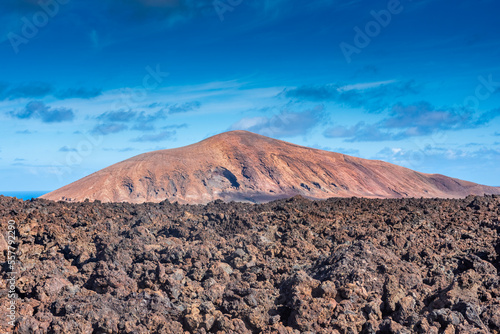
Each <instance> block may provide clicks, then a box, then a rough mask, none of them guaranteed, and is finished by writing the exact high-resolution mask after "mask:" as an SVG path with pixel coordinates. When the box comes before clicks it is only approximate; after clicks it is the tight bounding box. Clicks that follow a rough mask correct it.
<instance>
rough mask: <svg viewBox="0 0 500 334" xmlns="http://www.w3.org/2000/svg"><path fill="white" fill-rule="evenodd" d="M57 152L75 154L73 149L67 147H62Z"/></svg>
mask: <svg viewBox="0 0 500 334" xmlns="http://www.w3.org/2000/svg"><path fill="white" fill-rule="evenodd" d="M59 152H77V150H76V149H75V148H70V147H68V146H63V147H61V148H60V149H59Z"/></svg>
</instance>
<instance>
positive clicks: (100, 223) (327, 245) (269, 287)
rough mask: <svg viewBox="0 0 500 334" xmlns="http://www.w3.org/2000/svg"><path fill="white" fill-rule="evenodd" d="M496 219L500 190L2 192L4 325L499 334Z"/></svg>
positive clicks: (21, 328) (25, 328) (18, 329)
mask: <svg viewBox="0 0 500 334" xmlns="http://www.w3.org/2000/svg"><path fill="white" fill-rule="evenodd" d="M499 217H500V197H498V196H485V197H467V198H465V199H462V200H438V199H398V200H379V199H372V200H370V199H359V198H349V199H329V200H326V201H317V202H315V201H309V200H306V199H303V198H300V197H295V198H292V199H288V200H280V201H276V202H272V203H267V204H262V205H252V204H242V203H223V202H222V201H216V202H212V203H209V204H208V205H205V206H202V205H191V206H190V205H179V204H177V203H173V204H172V203H169V202H162V203H158V204H153V203H144V204H138V205H132V204H127V203H115V204H102V203H98V202H96V203H89V202H87V203H65V202H59V203H55V202H50V201H46V200H32V201H25V202H23V201H21V200H16V199H12V198H8V197H3V196H0V225H1V229H2V231H3V232H2V234H1V236H0V262H1V263H2V270H1V275H2V281H1V283H0V285H1V286H0V298H1V302H2V308H1V310H0V316H1V317H2V319H4V320H2V321H0V332H2V333H7V332H11V331H13V332H14V333H30V334H31V333H70V334H71V333H89V334H90V333H182V334H184V333H221V334H222V333H269V334H270V333H283V334H285V333H286V334H299V333H332V334H333V333H335V334H340V333H342V334H347V333H446V334H451V333H500V279H499V275H498V273H499V269H500V239H499V232H500V222H499ZM9 220H14V221H15V222H16V235H17V240H16V243H15V244H14V246H15V247H16V249H17V252H16V257H17V264H16V268H15V269H16V272H17V276H16V284H15V285H16V290H15V292H16V294H17V295H18V299H17V300H16V306H17V308H16V320H15V324H14V327H12V326H10V325H9V324H8V323H7V320H5V319H8V318H7V311H8V310H7V308H6V306H7V305H8V303H9V298H8V286H7V282H6V279H7V278H9V277H10V274H9V272H10V268H9V267H8V265H7V263H6V262H7V256H8V249H7V247H8V237H7V230H8V221H9Z"/></svg>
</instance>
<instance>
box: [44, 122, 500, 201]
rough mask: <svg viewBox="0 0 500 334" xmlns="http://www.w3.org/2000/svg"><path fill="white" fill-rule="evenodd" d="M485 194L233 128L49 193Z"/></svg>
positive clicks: (180, 196)
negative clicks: (233, 129)
mask: <svg viewBox="0 0 500 334" xmlns="http://www.w3.org/2000/svg"><path fill="white" fill-rule="evenodd" d="M485 193H487V194H500V188H497V187H488V186H483V185H479V184H475V183H472V182H467V181H462V180H458V179H454V178H450V177H446V176H443V175H439V174H424V173H419V172H416V171H413V170H410V169H407V168H404V167H400V166H396V165H393V164H390V163H387V162H383V161H378V160H366V159H361V158H356V157H351V156H348V155H344V154H340V153H334V152H328V151H322V150H317V149H313V148H308V147H304V146H299V145H294V144H291V143H287V142H285V141H281V140H276V139H272V138H268V137H265V136H261V135H257V134H254V133H251V132H247V131H231V132H226V133H222V134H219V135H216V136H213V137H210V138H208V139H205V140H203V141H201V142H199V143H196V144H193V145H189V146H185V147H181V148H176V149H168V150H160V151H154V152H149V153H144V154H141V155H138V156H135V157H133V158H130V159H127V160H125V161H122V162H119V163H117V164H114V165H112V166H109V167H107V168H104V169H102V170H100V171H97V172H95V173H93V174H91V175H89V176H86V177H84V178H82V179H80V180H78V181H76V182H74V183H71V184H69V185H67V186H64V187H62V188H60V189H58V190H55V191H53V192H51V193H48V194H46V195H44V196H42V198H45V199H50V200H63V201H84V200H85V199H89V200H90V201H94V200H100V201H102V202H131V203H142V202H160V201H163V200H165V199H167V200H169V201H178V202H179V203H189V204H199V203H207V202H210V201H213V200H216V199H222V200H224V201H232V200H234V201H251V202H265V201H270V200H274V199H279V198H286V197H292V196H294V195H302V196H304V197H307V198H311V199H326V198H329V197H352V196H357V197H376V198H401V197H442V198H458V197H465V196H467V195H483V194H485Z"/></svg>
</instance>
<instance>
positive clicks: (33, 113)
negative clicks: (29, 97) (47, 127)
mask: <svg viewBox="0 0 500 334" xmlns="http://www.w3.org/2000/svg"><path fill="white" fill-rule="evenodd" d="M9 115H10V116H11V117H14V118H18V119H41V120H42V122H45V123H60V122H70V121H73V119H74V118H75V114H74V112H73V110H71V109H68V108H51V107H49V106H47V105H45V103H43V102H41V101H31V102H29V103H28V104H27V105H26V107H24V108H23V109H21V110H18V111H11V112H9Z"/></svg>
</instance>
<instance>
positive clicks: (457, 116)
mask: <svg viewBox="0 0 500 334" xmlns="http://www.w3.org/2000/svg"><path fill="white" fill-rule="evenodd" d="M498 116H500V113H499V111H498V110H493V111H488V112H485V113H483V114H480V115H479V116H477V115H475V114H474V112H472V111H470V110H467V109H455V108H436V107H434V106H433V105H431V104H430V103H428V102H425V101H423V102H418V103H415V104H410V105H404V104H401V103H398V104H396V105H394V106H393V107H392V108H391V111H390V112H389V116H388V117H387V118H384V119H383V120H381V121H379V122H377V123H374V124H368V123H366V122H358V123H357V124H355V125H353V126H342V125H337V126H333V127H330V128H328V129H327V130H326V131H325V132H324V135H325V137H329V138H346V141H348V142H362V141H386V140H389V141H392V140H403V139H407V138H410V137H415V136H424V135H429V134H432V133H435V132H436V131H448V130H450V131H456V130H463V129H473V128H477V127H480V126H482V125H485V124H487V123H489V122H490V121H491V120H493V119H494V118H496V117H498Z"/></svg>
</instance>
